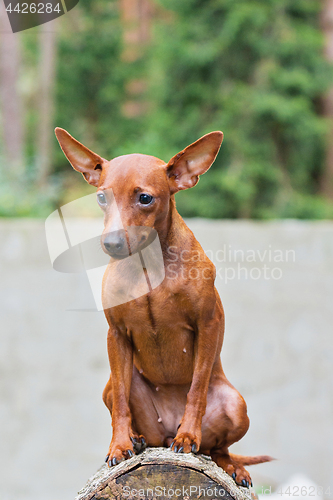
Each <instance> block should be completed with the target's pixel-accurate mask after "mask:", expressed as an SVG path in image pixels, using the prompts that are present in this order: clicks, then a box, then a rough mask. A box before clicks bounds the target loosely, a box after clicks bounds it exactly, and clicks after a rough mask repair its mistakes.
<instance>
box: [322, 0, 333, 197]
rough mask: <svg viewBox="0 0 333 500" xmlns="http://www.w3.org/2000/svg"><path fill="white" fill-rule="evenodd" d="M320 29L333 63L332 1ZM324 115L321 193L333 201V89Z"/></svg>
mask: <svg viewBox="0 0 333 500" xmlns="http://www.w3.org/2000/svg"><path fill="white" fill-rule="evenodd" d="M321 21H322V29H323V33H324V37H325V56H326V58H327V60H328V61H330V62H333V0H324V6H323V11H322V19H321ZM324 115H325V116H326V117H327V118H329V119H330V121H331V124H330V131H329V134H328V138H327V140H328V142H327V150H326V162H325V169H324V172H323V175H322V178H321V192H322V193H323V194H324V195H325V196H326V197H327V198H329V199H331V200H333V87H332V88H331V89H330V90H329V91H328V92H327V94H326V96H325V97H324Z"/></svg>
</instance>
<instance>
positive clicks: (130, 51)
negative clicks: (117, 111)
mask: <svg viewBox="0 0 333 500" xmlns="http://www.w3.org/2000/svg"><path fill="white" fill-rule="evenodd" d="M120 12H121V22H122V26H123V40H124V51H123V60H124V61H125V62H127V63H132V62H135V61H137V60H138V59H140V57H142V56H143V54H144V49H145V46H146V45H147V44H148V43H149V40H150V35H151V33H150V30H151V19H152V17H153V5H152V0H120ZM145 90H146V82H145V80H144V79H142V78H136V79H132V80H131V81H129V82H128V84H127V87H126V91H127V96H128V98H127V100H126V102H125V103H124V106H123V113H124V115H125V116H127V117H128V118H134V117H138V116H141V115H143V113H144V112H145V109H146V103H145V102H144V101H143V99H142V95H143V93H144V92H145Z"/></svg>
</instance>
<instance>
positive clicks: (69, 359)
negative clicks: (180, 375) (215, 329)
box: [0, 220, 333, 500]
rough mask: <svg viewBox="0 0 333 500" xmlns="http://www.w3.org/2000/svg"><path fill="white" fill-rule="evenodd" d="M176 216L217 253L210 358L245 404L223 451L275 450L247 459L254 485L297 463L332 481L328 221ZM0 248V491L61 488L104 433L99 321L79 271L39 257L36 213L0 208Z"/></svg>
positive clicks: (46, 494) (332, 232)
mask: <svg viewBox="0 0 333 500" xmlns="http://www.w3.org/2000/svg"><path fill="white" fill-rule="evenodd" d="M188 223H189V226H190V227H191V229H192V230H193V231H194V233H195V235H196V236H197V238H198V239H199V241H200V242H201V243H202V246H203V247H204V249H205V250H207V252H208V253H209V254H210V256H211V257H213V258H214V260H215V263H216V265H217V271H218V277H217V287H218V289H219V292H220V294H221V297H222V301H223V304H224V308H225V313H226V336H225V343H224V347H223V353H222V359H223V363H224V369H225V372H226V374H227V376H228V378H229V379H230V381H231V382H232V383H233V384H234V385H235V386H236V387H237V389H239V390H240V392H241V393H242V394H243V396H244V398H245V399H246V401H247V403H248V411H249V415H250V419H251V427H250V430H249V432H248V434H247V435H246V436H245V437H244V438H243V439H242V441H241V442H240V443H238V444H237V445H235V446H234V447H233V449H234V451H235V452H237V453H242V454H248V455H253V454H261V453H264V454H271V455H273V456H275V457H277V458H278V459H279V460H278V461H276V462H273V463H270V464H263V465H258V466H254V467H252V468H251V469H250V471H251V473H252V476H253V479H254V482H255V483H256V484H257V485H261V484H268V485H270V484H271V485H273V486H274V485H276V484H278V483H280V482H281V481H285V480H287V479H288V477H289V476H290V475H291V474H292V473H296V472H301V473H304V474H306V475H307V476H309V477H310V478H311V479H312V480H314V481H315V482H316V483H317V484H318V485H321V486H323V487H328V486H329V485H330V486H331V489H332V488H333V465H332V464H333V436H332V434H333V430H332V413H333V396H332V395H333V387H332V381H333V377H332V361H333V340H332V324H333V312H332V311H333V306H332V298H333V223H329V222H313V223H310V222H297V221H283V222H269V223H261V222H247V221H233V222H231V221H206V220H191V221H188ZM229 251H231V253H230V255H228V253H229ZM265 251H266V253H265ZM288 251H289V252H288ZM235 252H236V254H235ZM258 252H259V253H258ZM0 256H1V258H0V269H1V292H0V293H1V300H0V304H1V335H0V371H1V379H0V398H1V407H0V419H1V427H0V443H1V445H0V458H1V464H0V499H1V500H14V499H15V500H59V499H61V500H73V498H74V497H75V494H76V491H77V490H78V489H79V488H80V487H81V486H82V485H83V484H84V483H85V481H86V479H87V478H88V476H89V475H91V474H92V473H94V472H95V470H96V469H97V468H98V467H99V466H100V465H101V463H102V461H103V458H104V456H105V454H106V451H107V448H108V444H109V440H110V421H109V415H108V412H107V410H106V408H105V407H104V405H103V403H102V400H101V393H102V390H103V388H104V385H105V383H106V381H107V378H108V362H107V354H106V331H107V327H106V322H105V319H104V317H103V313H98V312H93V311H87V310H84V311H80V310H79V309H91V308H93V307H94V304H93V301H92V295H91V291H90V288H89V286H88V281H87V279H86V277H85V276H84V275H72V274H60V273H57V272H55V271H54V270H53V269H52V267H51V265H50V261H49V256H48V251H47V247H46V241H45V235H44V222H43V221H38V220H2V221H0ZM253 259H254V260H253ZM281 259H282V261H281ZM264 266H266V268H264ZM332 491H333V489H332Z"/></svg>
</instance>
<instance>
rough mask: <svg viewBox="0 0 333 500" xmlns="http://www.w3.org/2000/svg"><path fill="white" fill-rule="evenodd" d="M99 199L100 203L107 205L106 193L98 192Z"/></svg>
mask: <svg viewBox="0 0 333 500" xmlns="http://www.w3.org/2000/svg"><path fill="white" fill-rule="evenodd" d="M97 201H98V203H99V205H106V198H105V194H104V193H97Z"/></svg>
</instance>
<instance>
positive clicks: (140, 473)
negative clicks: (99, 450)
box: [75, 448, 257, 500]
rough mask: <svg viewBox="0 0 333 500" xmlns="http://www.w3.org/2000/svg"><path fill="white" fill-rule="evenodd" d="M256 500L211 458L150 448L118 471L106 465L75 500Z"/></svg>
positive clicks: (122, 464) (252, 493)
mask: <svg viewBox="0 0 333 500" xmlns="http://www.w3.org/2000/svg"><path fill="white" fill-rule="evenodd" d="M177 498H179V499H182V500H190V499H192V498H193V499H197V498H200V499H201V500H203V499H207V498H208V499H210V500H217V499H225V500H257V497H256V495H255V493H254V490H253V488H250V489H248V488H243V487H242V486H237V485H236V484H235V482H234V481H233V479H232V478H231V477H230V476H229V475H228V474H227V473H226V472H224V470H223V469H221V467H218V466H217V465H216V464H215V462H213V461H212V460H211V458H210V457H207V456H205V455H194V454H192V453H186V454H183V453H182V454H177V453H174V452H173V451H171V450H169V449H166V448H147V449H146V450H145V451H144V452H143V453H141V454H139V455H136V456H134V457H133V458H131V459H128V460H125V461H124V462H121V463H120V464H118V465H116V466H115V467H112V468H109V467H108V466H107V465H106V464H105V465H103V466H102V467H101V468H100V469H99V470H98V471H97V473H96V474H95V475H94V476H93V477H91V478H90V479H89V481H88V482H87V484H86V485H85V486H84V488H82V490H81V491H79V493H78V496H77V497H76V499H75V500H111V499H112V500H120V499H129V500H146V499H149V500H169V499H175V500H176V499H177Z"/></svg>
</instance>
